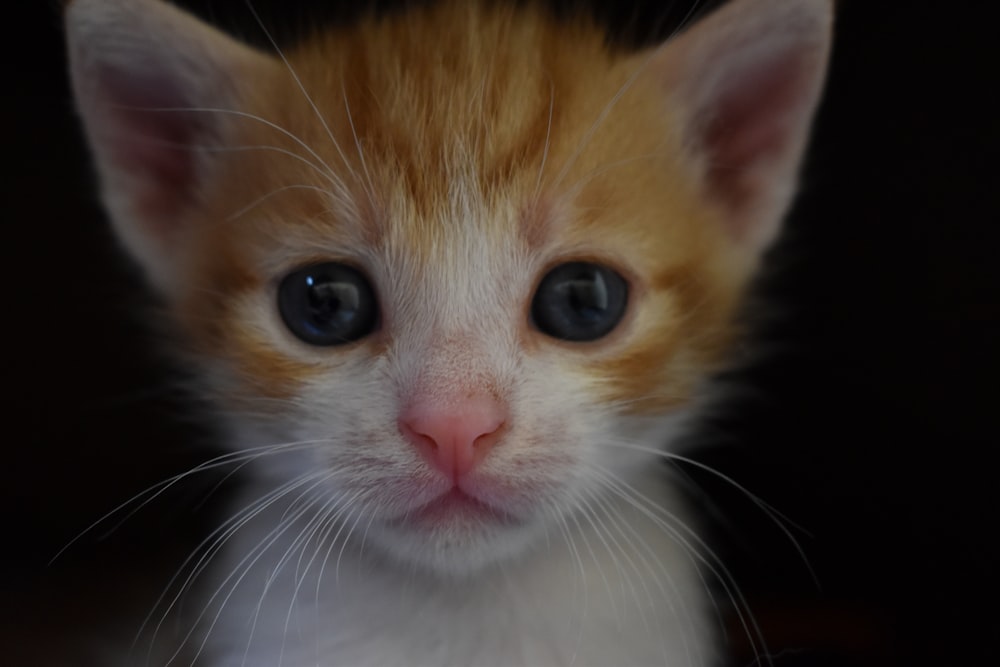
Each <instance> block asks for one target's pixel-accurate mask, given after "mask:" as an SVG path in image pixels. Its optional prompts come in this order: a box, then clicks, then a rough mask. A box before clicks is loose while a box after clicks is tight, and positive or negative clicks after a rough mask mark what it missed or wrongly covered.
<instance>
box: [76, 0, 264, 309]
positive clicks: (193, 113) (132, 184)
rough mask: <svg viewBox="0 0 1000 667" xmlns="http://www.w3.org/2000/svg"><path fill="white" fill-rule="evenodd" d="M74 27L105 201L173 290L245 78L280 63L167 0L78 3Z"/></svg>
mask: <svg viewBox="0 0 1000 667" xmlns="http://www.w3.org/2000/svg"><path fill="white" fill-rule="evenodd" d="M66 33H67V45H68V52H69V63H70V72H71V76H72V82H73V89H74V93H75V95H76V101H77V106H78V109H79V112H80V115H81V116H82V118H83V124H84V128H85V131H86V135H87V138H88V140H89V142H90V146H91V149H92V151H93V154H94V158H95V161H96V164H97V170H98V173H99V177H100V181H101V189H102V194H103V197H104V202H105V205H106V206H107V208H108V211H109V214H110V216H111V218H112V221H113V223H114V225H115V228H116V230H117V232H118V235H119V237H120V238H121V239H122V241H123V242H124V244H125V245H126V247H127V248H128V249H129V251H130V252H131V253H132V254H133V256H134V257H135V258H136V259H137V260H138V261H139V263H140V264H141V265H142V266H143V267H144V268H145V270H146V271H147V273H148V275H149V277H150V279H151V281H152V282H153V284H154V286H156V287H157V288H159V289H160V290H161V291H167V292H169V291H170V288H171V286H172V285H173V284H174V280H175V278H176V276H175V272H176V265H177V256H176V255H177V253H178V252H179V251H180V248H181V246H182V241H183V236H184V235H185V233H186V230H185V228H184V221H185V218H186V212H188V211H190V210H191V209H192V207H194V206H195V205H196V204H197V200H198V197H199V186H200V185H201V184H202V183H203V182H204V180H205V177H206V172H207V170H208V169H209V167H210V163H211V160H210V159H209V158H210V155H211V149H212V147H213V146H214V147H217V146H219V145H221V143H222V141H223V139H224V137H223V134H224V130H225V128H226V125H227V121H228V122H229V123H231V122H232V119H231V118H229V117H227V113H226V111H233V110H234V108H235V107H238V106H239V98H240V91H239V88H238V86H239V83H240V82H241V81H244V80H247V79H249V78H251V76H250V73H251V72H252V71H259V68H261V67H268V66H271V65H272V64H273V63H272V61H271V59H270V58H269V57H268V56H265V55H263V54H261V53H258V52H256V51H254V50H252V49H250V48H249V47H246V46H244V45H242V44H239V43H237V42H236V41H234V40H233V39H231V38H229V37H228V36H226V35H224V34H222V33H221V32H219V31H217V30H215V29H213V28H211V27H209V26H207V25H205V24H204V23H202V22H201V21H199V20H198V19H196V18H195V17H193V16H191V15H189V14H187V13H185V12H183V11H181V10H179V9H177V8H175V7H173V6H170V5H168V4H166V3H163V2H160V1H159V0H74V1H73V2H71V3H70V5H69V6H68V8H67V9H66ZM212 109H214V110H215V111H212ZM219 110H226V111H219Z"/></svg>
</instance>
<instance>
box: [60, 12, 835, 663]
mask: <svg viewBox="0 0 1000 667" xmlns="http://www.w3.org/2000/svg"><path fill="white" fill-rule="evenodd" d="M66 21H67V28H68V41H69V54H70V61H71V70H72V78H73V85H74V89H75V93H76V97H77V100H78V104H79V109H80V113H81V115H82V118H83V122H84V126H85V129H86V133H87V136H88V138H89V140H90V143H91V145H92V148H93V153H94V156H95V159H96V164H97V169H98V172H99V175H100V181H101V186H102V193H103V197H104V201H105V203H106V206H107V209H108V211H109V213H110V217H111V220H112V222H113V224H114V227H115V229H116V230H117V233H118V234H119V236H120V238H121V240H122V242H123V244H124V245H125V247H126V248H127V249H128V251H129V252H130V253H131V255H132V256H133V257H134V258H135V259H136V260H137V261H138V262H139V264H140V265H141V266H142V267H143V268H144V270H145V272H146V275H147V276H148V279H149V281H150V283H151V284H152V286H153V288H155V290H156V291H157V292H158V293H159V294H160V295H161V296H162V298H163V300H164V302H165V303H166V304H167V306H168V313H169V318H170V321H171V323H172V325H173V326H175V327H176V329H177V330H178V333H179V336H178V337H179V338H180V340H181V341H182V343H183V345H184V350H185V351H186V352H187V353H188V355H189V358H190V359H191V360H192V363H193V364H195V365H196V367H197V368H198V369H199V373H200V378H201V384H200V390H201V391H202V393H203V394H204V395H205V397H206V398H207V399H208V400H209V401H210V402H211V403H212V404H213V405H214V406H215V407H216V408H217V411H218V415H219V420H220V422H221V423H222V424H223V427H224V429H225V431H226V433H227V436H228V444H229V446H230V447H231V448H232V449H233V451H234V454H233V455H232V457H231V459H230V460H231V461H233V462H237V463H241V464H245V469H246V472H247V474H248V475H249V476H250V477H252V480H253V482H252V484H250V485H249V487H248V489H247V490H246V491H245V492H244V495H243V497H242V498H241V500H240V502H239V504H238V505H237V507H236V512H235V514H234V515H233V516H232V518H231V519H230V520H229V521H228V522H227V523H225V524H224V525H223V526H221V527H220V529H219V531H218V532H217V533H216V534H215V535H213V537H212V540H213V542H212V549H210V550H209V554H208V555H206V556H204V557H202V558H201V559H200V560H196V561H195V569H196V570H198V572H196V576H193V577H192V580H193V581H194V583H195V584H196V585H197V586H198V587H199V588H200V590H201V593H202V595H203V597H202V598H201V600H200V601H199V603H198V604H192V602H191V601H190V600H187V601H186V603H185V605H184V606H185V611H186V612H187V613H189V615H190V618H189V619H187V621H186V622H188V623H189V625H188V626H186V627H192V628H195V629H194V630H193V631H192V632H191V633H189V634H187V635H186V636H184V635H183V633H182V636H181V637H180V638H178V639H177V640H176V643H175V645H173V646H171V647H169V650H168V651H167V655H168V656H169V655H172V651H173V650H174V649H176V650H177V651H186V652H187V653H183V654H182V653H178V654H176V656H175V663H181V662H185V663H186V662H188V661H190V660H192V659H193V658H192V656H197V660H198V661H199V664H205V665H209V666H210V667H223V666H226V667H229V666H237V665H245V666H247V667H258V666H259V667H264V666H267V667H275V666H277V665H284V666H285V667H304V666H306V665H309V666H314V665H322V666H332V665H477V666H478V665H483V666H486V665H568V664H577V665H653V664H662V665H672V666H678V665H710V664H714V663H716V662H717V661H718V660H719V659H720V655H721V650H720V648H719V647H720V644H721V642H720V640H719V638H718V636H717V635H718V634H719V633H718V630H719V628H718V622H717V620H716V619H715V618H714V616H713V611H712V602H711V600H710V598H709V593H708V590H707V586H706V579H707V577H708V576H709V575H710V574H711V573H715V574H719V573H720V572H721V566H719V565H718V564H717V563H714V562H713V561H712V560H711V559H710V558H708V557H707V556H706V551H705V549H704V547H703V543H702V541H701V540H700V538H699V537H698V535H697V533H696V532H694V531H693V530H692V528H691V526H690V520H689V519H688V518H687V517H688V511H687V510H686V509H685V507H684V506H683V505H682V504H681V503H680V502H679V501H678V499H677V498H676V497H675V493H674V490H673V489H672V488H671V487H670V484H669V480H667V479H665V475H664V466H663V465H662V462H663V461H664V460H669V459H670V458H671V456H672V454H671V453H670V452H671V443H673V442H676V433H677V430H678V428H679V426H680V424H681V423H682V421H683V420H684V418H685V416H687V415H689V414H690V413H691V411H692V409H693V407H694V406H695V405H696V404H697V403H698V402H699V399H700V398H701V396H702V394H703V393H704V384H705V380H706V378H708V377H709V376H710V375H711V374H712V373H714V372H715V371H716V370H717V369H719V368H720V366H721V364H722V363H724V361H725V355H726V349H727V347H728V346H729V345H730V343H731V340H732V338H733V329H734V327H733V324H732V320H733V314H734V310H735V309H736V307H737V305H738V303H739V300H740V297H741V295H742V293H743V292H744V291H745V288H746V285H747V283H748V281H749V280H750V279H751V277H752V275H753V273H754V271H755V268H756V267H757V265H758V264H759V259H760V255H761V252H762V251H763V250H764V249H765V248H766V247H767V246H768V244H769V243H770V242H771V241H772V240H773V238H774V237H775V235H776V234H777V232H778V229H779V223H780V220H781V218H782V216H783V214H784V212H785V210H786V208H787V207H788V205H789V202H790V200H791V197H792V195H793V191H794V187H795V180H796V172H797V169H798V166H799V163H800V160H801V156H802V153H803V150H804V147H805V143H806V137H807V131H808V126H809V124H810V121H811V117H812V115H813V112H814V109H815V106H816V103H817V100H818V97H819V93H820V88H821V84H822V79H823V75H824V70H825V66H826V60H827V52H828V50H829V45H830V29H831V22H832V8H831V4H830V2H828V1H827V0H794V1H792V0H733V1H732V2H731V3H730V4H728V5H727V6H725V7H724V8H722V9H720V10H719V11H717V12H715V13H713V14H712V15H710V16H708V17H707V18H706V19H704V20H703V21H700V22H698V23H697V24H696V25H694V26H693V27H691V28H690V29H688V30H686V31H685V32H684V33H682V34H680V35H679V36H676V37H675V38H672V39H670V40H669V41H667V42H666V43H665V44H663V45H661V46H658V47H656V48H652V49H649V50H645V51H642V52H639V53H622V52H619V51H617V50H615V49H613V48H611V47H609V46H608V45H607V43H606V40H605V36H604V34H603V33H602V31H601V30H599V29H598V28H597V27H596V26H594V25H592V24H591V23H589V22H587V21H583V20H580V21H575V22H574V21H559V20H556V19H555V18H553V17H551V16H550V15H549V14H548V13H546V12H545V11H543V10H542V9H541V8H538V7H536V6H534V5H532V4H531V3H528V4H526V5H525V4H523V3H522V4H520V5H518V6H516V7H508V6H504V5H502V4H499V3H491V2H461V1H458V0H454V1H443V2H438V3H434V4H432V5H430V6H429V7H421V8H411V9H409V10H408V11H406V12H403V13H394V14H390V15H388V16H384V17H382V18H371V17H370V18H367V19H364V20H362V21H360V23H359V24H358V25H355V26H353V27H350V28H345V29H336V30H329V31H325V32H319V33H318V34H316V35H314V36H312V37H311V38H309V39H307V40H305V41H304V42H303V43H301V44H300V45H299V46H297V47H296V48H295V49H294V50H290V51H287V52H284V53H279V54H277V55H270V54H266V53H263V52H259V51H256V50H253V49H251V48H249V47H247V46H244V45H242V44H239V43H237V42H236V41H234V40H233V39H231V38H229V37H227V36H224V35H223V34H221V33H219V32H217V31H216V30H215V29H213V28H210V27H208V26H206V25H204V24H203V23H201V22H199V21H198V20H196V19H195V18H193V17H192V16H190V15H188V14H186V13H184V12H182V11H180V10H178V9H176V8H173V7H171V6H169V5H167V4H165V3H163V2H161V1H160V0H75V1H74V2H73V3H72V4H70V6H69V7H68V10H67V15H66ZM216 547H218V551H216ZM209 559H210V560H211V561H212V562H211V564H210V567H209V568H208V569H207V570H206V571H205V572H201V571H200V570H201V568H202V567H203V566H205V565H206V564H207V561H208V560H209ZM175 603H176V601H174V603H171V600H169V599H168V600H166V601H165V605H166V606H167V607H170V608H174V607H177V606H179V605H177V604H175ZM192 610H193V611H192ZM156 620H157V619H156V617H155V616H154V618H153V622H154V623H153V625H154V626H155V621H156ZM160 632H161V634H162V633H165V632H166V631H165V630H161V631H160ZM161 640H162V637H161ZM140 662H141V661H140Z"/></svg>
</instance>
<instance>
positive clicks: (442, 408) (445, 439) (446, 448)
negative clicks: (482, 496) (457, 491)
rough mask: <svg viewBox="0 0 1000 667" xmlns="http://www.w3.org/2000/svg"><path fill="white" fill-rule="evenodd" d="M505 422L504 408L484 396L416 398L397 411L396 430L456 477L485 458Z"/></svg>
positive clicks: (439, 466) (432, 462)
mask: <svg viewBox="0 0 1000 667" xmlns="http://www.w3.org/2000/svg"><path fill="white" fill-rule="evenodd" d="M506 421H507V411H506V409H505V408H504V407H503V406H501V405H500V404H499V403H498V402H497V401H496V400H495V399H493V398H489V397H486V396H474V397H470V398H463V399H461V400H458V401H454V402H452V401H448V402H435V401H432V400H424V401H421V400H417V401H415V402H413V403H411V404H410V405H408V406H407V407H406V408H405V409H404V410H403V412H402V413H401V414H400V417H399V431H400V433H402V434H403V436H404V437H405V438H406V439H407V441H408V442H409V443H410V444H412V445H413V446H414V447H415V448H416V449H417V451H418V452H420V454H421V455H422V456H423V457H424V458H425V459H426V460H427V461H428V462H429V463H430V464H431V465H433V466H434V467H435V468H437V469H438V470H440V471H441V472H443V473H444V474H446V475H448V476H449V477H450V478H451V479H453V480H458V478H460V477H462V476H463V475H465V474H467V473H468V472H469V471H470V470H472V469H473V468H475V467H476V466H477V465H478V464H479V462H480V461H482V460H483V458H485V457H486V455H487V454H488V453H489V451H490V450H491V449H492V448H493V446H494V445H495V444H496V443H497V441H498V440H499V439H500V435H501V433H502V431H503V430H504V428H503V427H504V424H505V423H506Z"/></svg>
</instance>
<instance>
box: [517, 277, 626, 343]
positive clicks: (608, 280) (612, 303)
mask: <svg viewBox="0 0 1000 667" xmlns="http://www.w3.org/2000/svg"><path fill="white" fill-rule="evenodd" d="M627 304H628V284H627V283H626V282H625V279H624V278H622V277H621V275H619V274H618V273H617V272H615V271H613V270H611V269H609V268H608V267H606V266H601V265H600V264H591V263H589V262H570V263H568V264H560V265H559V266H557V267H555V268H554V269H552V270H551V271H549V272H548V273H547V274H546V275H545V277H544V278H542V282H541V283H540V284H539V285H538V290H537V291H536V292H535V296H534V298H533V300H532V302H531V318H532V320H533V322H534V324H535V326H536V327H537V328H538V330H539V331H541V332H542V333H544V334H546V335H549V336H552V337H553V338H559V339H561V340H570V341H589V340H597V339H598V338H601V337H603V336H606V335H607V334H609V333H610V332H611V331H612V330H613V329H614V328H615V327H616V326H618V323H619V322H621V320H622V318H623V317H624V316H625V306H626V305H627Z"/></svg>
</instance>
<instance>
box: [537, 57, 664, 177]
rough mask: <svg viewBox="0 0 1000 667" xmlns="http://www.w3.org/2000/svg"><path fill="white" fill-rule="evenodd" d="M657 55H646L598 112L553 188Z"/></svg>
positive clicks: (560, 172)
mask: <svg viewBox="0 0 1000 667" xmlns="http://www.w3.org/2000/svg"><path fill="white" fill-rule="evenodd" d="M655 55H656V52H655V51H653V52H650V54H649V55H648V56H647V57H646V59H645V60H643V61H642V62H641V63H640V64H639V66H638V67H636V68H635V71H634V72H632V74H631V76H629V78H628V79H626V80H625V83H623V84H622V85H621V87H620V88H619V89H618V91H617V92H616V93H615V94H614V95H613V96H612V98H611V99H610V100H608V103H607V104H606V105H604V108H603V109H602V110H601V113H600V114H598V116H597V119H596V120H594V123H593V125H591V126H590V128H589V129H588V130H587V132H586V133H584V135H583V137H582V138H581V139H580V142H579V143H578V144H577V146H576V149H575V150H574V151H573V153H571V154H570V156H569V159H567V160H566V163H565V164H564V165H563V168H562V169H561V170H560V171H559V175H558V176H556V180H555V182H554V183H553V184H552V187H553V188H558V187H559V185H560V183H562V181H563V179H564V178H565V177H566V175H567V174H568V173H569V171H570V169H572V168H573V165H574V164H575V163H576V161H577V159H578V158H579V157H580V155H581V154H582V153H583V149H585V148H586V147H587V145H588V144H590V142H591V140H592V139H593V138H594V135H596V134H597V131H598V130H599V129H600V128H601V126H602V125H604V121H605V120H607V119H608V117H609V116H610V115H611V112H612V111H613V110H614V108H615V106H617V104H618V102H619V101H620V100H621V99H622V97H624V96H625V93H626V92H628V90H629V89H630V88H631V87H632V86H633V84H635V82H636V81H638V80H639V76H640V75H641V74H642V72H643V71H644V70H645V69H646V65H648V64H649V62H650V61H651V60H652V59H653V56H655Z"/></svg>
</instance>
